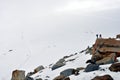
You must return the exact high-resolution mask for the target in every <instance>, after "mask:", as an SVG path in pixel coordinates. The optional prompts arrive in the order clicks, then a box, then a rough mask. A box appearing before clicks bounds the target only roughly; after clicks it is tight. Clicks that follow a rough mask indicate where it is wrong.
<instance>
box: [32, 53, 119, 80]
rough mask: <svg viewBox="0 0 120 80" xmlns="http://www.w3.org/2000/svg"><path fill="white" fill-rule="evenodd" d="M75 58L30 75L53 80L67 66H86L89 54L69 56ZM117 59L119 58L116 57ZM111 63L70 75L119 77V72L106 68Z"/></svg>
mask: <svg viewBox="0 0 120 80" xmlns="http://www.w3.org/2000/svg"><path fill="white" fill-rule="evenodd" d="M73 58H76V59H75V60H74V61H71V62H67V63H66V65H65V66H63V67H61V68H58V69H56V70H53V71H52V70H51V68H49V67H46V68H45V69H44V70H42V71H40V72H38V73H36V74H35V75H33V76H31V77H33V78H34V79H38V78H42V79H43V80H45V79H48V80H53V79H54V78H55V77H56V76H59V75H60V72H61V71H63V70H65V69H69V68H74V69H76V68H78V67H86V65H88V64H86V63H85V62H86V60H88V59H90V58H91V55H90V54H85V53H80V54H77V55H75V56H72V57H70V58H69V59H73ZM118 59H119V58H118ZM110 65H111V64H106V65H101V66H100V69H99V70H96V71H91V72H84V70H81V71H80V72H79V75H77V76H75V75H71V76H70V79H71V80H91V79H92V78H94V77H95V76H102V75H106V74H109V75H111V76H112V77H113V79H114V80H119V79H120V72H111V71H110V70H109V69H108V68H109V67H110Z"/></svg>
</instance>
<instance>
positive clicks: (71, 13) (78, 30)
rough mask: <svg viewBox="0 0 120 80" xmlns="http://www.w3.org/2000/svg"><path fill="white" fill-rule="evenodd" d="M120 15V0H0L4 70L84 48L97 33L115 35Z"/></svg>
mask: <svg viewBox="0 0 120 80" xmlns="http://www.w3.org/2000/svg"><path fill="white" fill-rule="evenodd" d="M119 19H120V0H0V58H1V60H0V64H2V63H3V62H4V63H6V64H5V65H3V66H2V68H1V69H2V71H1V72H4V73H5V72H6V74H7V73H9V72H7V71H12V70H13V69H14V68H19V66H21V65H22V68H23V69H24V68H28V67H31V68H33V67H36V65H39V64H46V62H48V61H53V60H56V59H57V58H61V57H62V56H63V55H65V54H69V53H70V54H71V53H73V52H75V51H79V50H81V49H84V48H85V47H87V46H88V45H92V44H93V43H94V41H95V39H96V36H95V35H96V34H102V36H103V37H115V35H116V34H119V33H120V30H119V28H120V27H119V25H120V20H119ZM9 49H13V51H14V52H13V53H12V54H11V55H9V54H8V52H7V51H8V50H9ZM3 54H4V55H3ZM18 56H19V59H18V60H17V61H16V57H18ZM54 56H56V57H55V59H53V57H54ZM26 57H27V59H26ZM36 57H37V58H36ZM21 58H22V60H21ZM35 58H36V60H38V59H39V63H38V62H36V60H35ZM28 59H29V60H28ZM46 59H47V60H46ZM27 60H28V61H27ZM42 60H44V62H43V63H42ZM30 62H31V64H30ZM35 62H36V63H35ZM48 63H49V62H48ZM13 64H14V65H13ZM23 64H24V65H23ZM29 65H32V66H29ZM11 66H12V67H11ZM13 66H14V67H13ZM3 67H4V68H3ZM8 67H9V69H8V70H7V68H8ZM4 78H5V75H4V77H3V76H2V79H4ZM6 80H7V79H6Z"/></svg>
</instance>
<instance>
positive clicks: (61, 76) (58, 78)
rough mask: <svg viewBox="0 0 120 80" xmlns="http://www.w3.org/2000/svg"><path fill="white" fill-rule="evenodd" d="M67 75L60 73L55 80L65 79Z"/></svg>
mask: <svg viewBox="0 0 120 80" xmlns="http://www.w3.org/2000/svg"><path fill="white" fill-rule="evenodd" d="M64 78H65V76H64V75H60V76H57V77H55V78H54V79H53V80H64Z"/></svg>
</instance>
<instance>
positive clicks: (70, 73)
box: [60, 68, 79, 77]
mask: <svg viewBox="0 0 120 80" xmlns="http://www.w3.org/2000/svg"><path fill="white" fill-rule="evenodd" d="M78 72H79V71H78V70H75V69H73V68H70V69H66V70H64V71H62V72H60V75H64V76H65V77H67V76H70V75H73V74H75V75H78V74H79V73H78Z"/></svg>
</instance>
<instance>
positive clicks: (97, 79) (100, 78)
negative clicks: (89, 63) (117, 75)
mask: <svg viewBox="0 0 120 80" xmlns="http://www.w3.org/2000/svg"><path fill="white" fill-rule="evenodd" d="M91 80H113V78H112V77H111V76H110V75H104V76H96V77H94V78H93V79H91Z"/></svg>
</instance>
